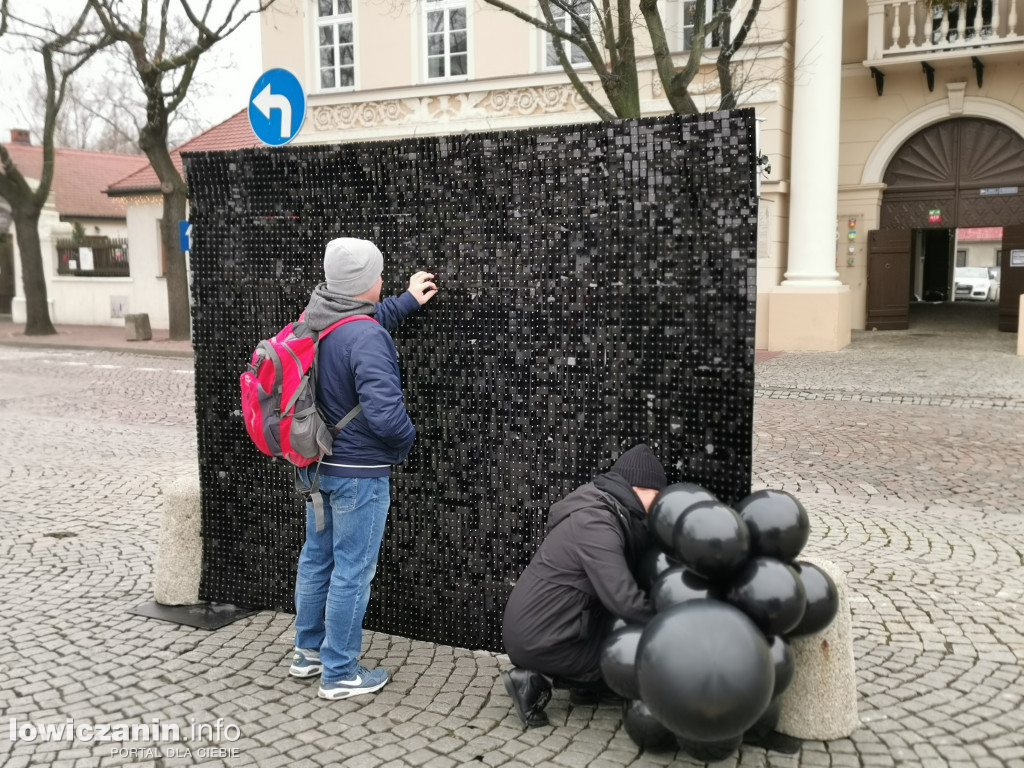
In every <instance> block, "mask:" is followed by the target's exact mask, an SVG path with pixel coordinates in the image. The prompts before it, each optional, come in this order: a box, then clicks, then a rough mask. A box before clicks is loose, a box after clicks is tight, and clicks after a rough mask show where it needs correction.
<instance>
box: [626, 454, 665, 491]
mask: <svg viewBox="0 0 1024 768" xmlns="http://www.w3.org/2000/svg"><path fill="white" fill-rule="evenodd" d="M612 472H615V473H616V474H618V475H620V476H621V477H622V478H623V479H624V480H625V481H626V482H627V483H629V484H630V485H632V486H634V487H636V488H653V489H654V490H656V491H660V490H661V489H662V488H664V487H665V486H666V485H668V478H667V477H666V476H665V470H664V468H663V467H662V466H661V462H660V461H658V457H657V456H655V455H654V451H652V450H651V449H650V448H648V447H647V446H646V445H644V444H643V443H640V445H634V446H633V447H632V448H630V449H629V450H628V451H626V452H625V453H624V454H622V455H621V456H620V457H619V458H618V461H616V462H615V463H614V464H612Z"/></svg>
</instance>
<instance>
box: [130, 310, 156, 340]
mask: <svg viewBox="0 0 1024 768" xmlns="http://www.w3.org/2000/svg"><path fill="white" fill-rule="evenodd" d="M124 335H125V340H126V341H149V340H150V339H152V338H153V331H152V329H151V328H150V327H149V315H147V314H146V313H145V312H142V313H140V314H138V315H125V316H124Z"/></svg>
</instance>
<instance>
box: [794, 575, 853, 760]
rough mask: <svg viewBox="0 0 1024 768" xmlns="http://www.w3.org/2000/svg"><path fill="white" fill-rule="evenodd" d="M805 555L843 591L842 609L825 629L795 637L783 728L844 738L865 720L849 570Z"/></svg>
mask: <svg viewBox="0 0 1024 768" xmlns="http://www.w3.org/2000/svg"><path fill="white" fill-rule="evenodd" d="M801 559H803V560H806V561H807V562H808V563H811V564H812V565H816V566H818V567H819V568H820V569H821V570H822V571H824V572H825V573H827V574H828V575H829V576H831V577H832V581H834V582H835V584H836V589H837V590H838V592H839V611H838V612H837V613H836V617H835V618H834V619H833V620H832V623H831V624H829V625H828V626H827V627H826V628H825V629H824V630H822V631H821V632H818V633H817V634H813V635H806V636H803V637H794V638H793V639H792V640H790V641H789V644H790V647H791V648H792V649H793V656H794V657H795V659H796V672H795V674H794V676H793V682H792V683H790V685H789V688H787V689H786V690H785V691H784V692H783V693H782V695H781V697H780V701H779V703H780V707H781V713H780V716H779V724H778V726H777V730H778V731H779V732H780V733H785V734H788V735H789V736H795V737H797V738H799V739H809V740H813V741H832V740H834V739H844V738H846V737H847V736H849V735H850V734H852V733H853V732H854V731H855V730H857V728H858V726H859V725H860V720H859V719H858V717H857V675H856V672H855V671H854V663H853V631H852V626H851V618H850V596H849V590H848V588H847V584H846V574H844V573H843V572H842V571H841V570H840V569H839V568H837V567H836V565H835V564H834V563H832V562H830V561H828V560H821V559H819V558H813V557H806V558H801Z"/></svg>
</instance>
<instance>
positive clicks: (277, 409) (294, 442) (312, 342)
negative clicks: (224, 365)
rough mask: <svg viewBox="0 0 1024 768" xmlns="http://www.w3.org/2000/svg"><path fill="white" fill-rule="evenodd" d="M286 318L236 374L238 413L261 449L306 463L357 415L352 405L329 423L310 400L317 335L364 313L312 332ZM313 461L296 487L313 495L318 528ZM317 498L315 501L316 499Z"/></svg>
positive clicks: (323, 450) (327, 450)
mask: <svg viewBox="0 0 1024 768" xmlns="http://www.w3.org/2000/svg"><path fill="white" fill-rule="evenodd" d="M304 316H305V313H303V314H302V315H300V316H299V320H298V322H295V323H289V324H288V325H286V326H285V327H284V328H282V329H281V330H280V331H279V332H278V333H277V335H276V336H273V337H272V338H269V339H264V340H263V341H261V342H260V343H259V344H258V345H257V346H256V350H255V351H254V352H253V353H252V362H250V363H249V366H248V368H247V369H246V370H245V372H244V373H243V374H242V375H241V377H240V379H239V383H240V384H241V387H242V418H243V419H244V420H245V428H246V430H247V431H248V433H249V437H251V438H252V441H253V442H254V443H255V444H256V447H257V448H259V449H260V450H261V451H262V452H263V453H265V454H267V455H268V456H276V457H278V458H281V459H284V460H285V461H287V462H289V463H290V464H292V465H294V466H296V467H306V466H309V465H310V464H312V463H313V462H319V461H320V459H322V458H323V457H324V456H330V454H331V450H332V446H333V443H334V437H335V435H337V434H338V432H340V431H341V430H342V428H343V427H344V426H345V425H346V424H348V423H349V422H350V421H351V420H352V419H354V418H355V417H356V416H358V415H359V413H360V411H362V406H360V405H357V406H356V407H355V408H353V409H352V410H351V411H349V412H348V413H347V414H345V417H344V418H343V419H342V420H341V421H339V422H338V423H337V424H335V425H334V426H330V425H329V424H328V423H327V422H325V421H324V419H323V416H322V415H321V414H320V411H319V409H318V408H317V405H316V355H317V350H318V348H319V344H320V340H321V339H323V338H324V337H325V336H326V335H327V334H329V333H330V332H331V331H333V330H334V329H335V328H338V327H339V326H342V325H344V324H345V323H351V322H353V321H355V320H370V321H372V322H376V320H374V319H373V318H372V317H370V316H369V315H351V316H349V317H346V318H343V319H341V320H339V321H338V322H336V323H334V324H332V325H329V326H327V327H326V328H324V330H322V331H320V333H319V334H318V333H317V332H316V331H313V330H311V329H310V328H309V327H308V326H307V325H306V324H305V323H304V322H303V317H304ZM317 480H319V466H317V476H316V478H315V479H314V483H313V488H312V489H309V490H307V489H305V488H304V487H303V486H302V485H301V484H300V483H299V482H298V478H296V487H298V488H299V489H300V490H302V491H304V492H306V495H307V496H310V495H311V494H312V495H313V498H312V501H313V502H314V507H316V508H317V511H318V512H319V514H318V515H317V530H321V528H322V512H320V508H321V507H320V504H322V499H320V498H318V497H319V482H317ZM317 502H320V504H317Z"/></svg>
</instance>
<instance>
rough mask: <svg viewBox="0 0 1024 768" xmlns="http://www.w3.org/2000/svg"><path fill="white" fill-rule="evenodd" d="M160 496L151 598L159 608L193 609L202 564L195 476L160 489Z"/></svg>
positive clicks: (197, 481)
mask: <svg viewBox="0 0 1024 768" xmlns="http://www.w3.org/2000/svg"><path fill="white" fill-rule="evenodd" d="M163 495H164V514H163V519H162V520H161V521H160V540H159V543H158V544H157V551H156V565H155V566H154V575H153V596H154V599H155V600H156V602H158V603H160V604H161V605H192V604H194V603H198V602H199V576H200V571H201V569H202V563H203V540H202V538H201V537H200V535H199V531H200V514H199V477H198V475H189V476H185V477H180V478H178V479H177V480H175V481H174V482H172V483H171V484H170V485H168V486H167V487H166V488H164V489H163Z"/></svg>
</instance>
